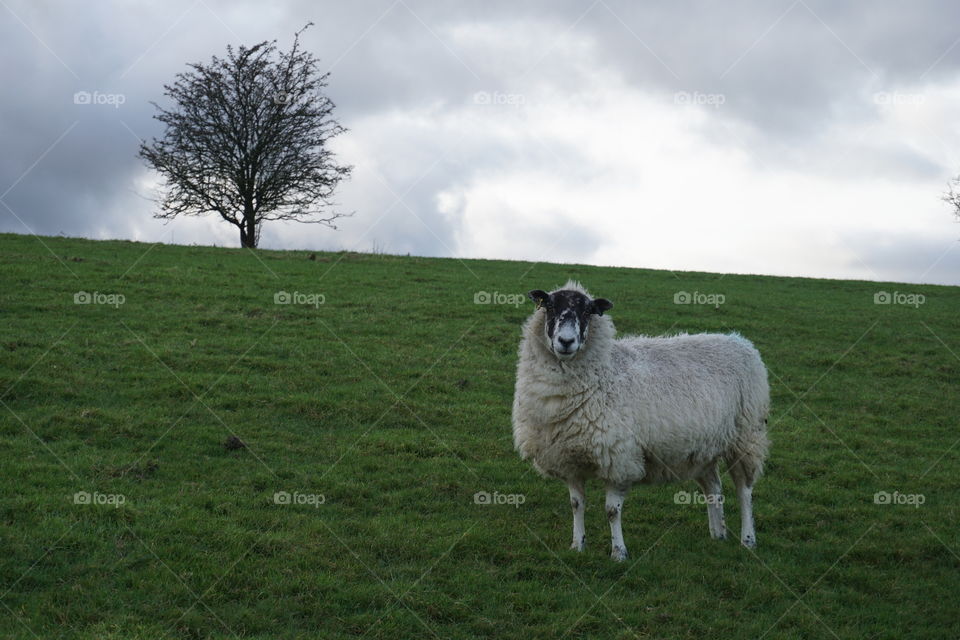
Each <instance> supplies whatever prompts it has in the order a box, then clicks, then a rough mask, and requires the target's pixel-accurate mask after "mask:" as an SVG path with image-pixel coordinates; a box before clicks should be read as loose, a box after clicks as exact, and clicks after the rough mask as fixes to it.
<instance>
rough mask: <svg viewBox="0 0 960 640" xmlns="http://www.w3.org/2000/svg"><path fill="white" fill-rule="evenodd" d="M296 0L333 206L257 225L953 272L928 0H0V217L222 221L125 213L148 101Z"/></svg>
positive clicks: (276, 244) (216, 228)
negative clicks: (329, 108) (329, 153)
mask: <svg viewBox="0 0 960 640" xmlns="http://www.w3.org/2000/svg"><path fill="white" fill-rule="evenodd" d="M308 21H312V22H314V23H315V26H314V27H313V28H311V29H309V30H308V31H307V32H306V33H305V34H304V36H303V41H304V44H305V45H306V46H307V47H308V48H309V49H310V50H311V51H312V52H313V53H314V54H315V55H316V56H317V57H318V58H320V60H321V67H322V68H323V69H324V70H330V71H331V72H332V74H331V78H330V86H329V87H328V95H329V96H330V97H331V98H332V99H333V101H334V102H335V103H336V105H337V109H336V112H335V114H336V116H337V117H338V118H339V120H340V121H341V123H342V124H343V125H344V126H346V127H348V128H349V129H350V131H349V132H348V133H347V134H345V135H343V136H341V137H340V138H338V139H337V140H336V141H335V147H334V148H335V150H336V152H337V153H338V159H339V161H340V162H342V163H346V164H351V165H354V167H355V169H354V173H353V176H352V178H351V179H350V181H349V182H347V183H345V184H343V185H342V187H341V189H340V191H339V194H338V197H337V199H338V200H339V202H340V203H341V209H342V210H344V211H354V212H355V215H354V216H353V217H351V218H349V219H346V220H342V221H340V222H341V223H342V224H340V225H339V229H338V230H337V231H333V230H330V229H327V228H325V227H322V226H319V225H298V224H296V223H271V224H269V225H268V226H266V227H265V228H264V230H263V233H262V238H261V246H262V247H265V248H310V249H353V250H358V251H370V250H371V249H376V250H379V251H386V252H389V253H412V254H417V255H430V256H457V257H484V258H507V259H516V260H538V261H539V260H543V261H551V262H583V263H590V264H599V265H618V266H638V267H651V268H667V269H674V270H706V271H716V272H737V273H765V274H777V275H802V276H816V277H832V278H858V279H869V280H894V281H902V282H915V283H946V284H960V249H958V248H957V244H958V239H960V225H958V224H957V223H956V222H955V221H954V218H953V217H952V215H951V213H950V211H949V209H948V207H947V205H946V204H945V203H943V202H942V201H941V200H940V196H941V195H942V193H943V192H944V190H945V188H946V185H947V181H948V180H949V178H950V177H951V176H953V175H955V174H957V173H958V172H960V3H957V2H952V1H949V0H944V1H943V2H909V3H907V2H902V1H896V2H894V1H890V2H870V3H863V2H836V1H815V0H795V1H793V0H791V1H787V0H778V1H767V0H764V1H762V2H761V1H759V0H757V1H754V2H717V1H716V0H707V1H703V2H666V1H664V2H656V3H654V2H627V1H625V2H616V1H613V0H598V1H596V2H591V1H589V0H587V1H583V2H558V1H552V0H551V1H543V2H524V3H520V2H515V1H511V2H469V3H468V2H419V1H415V0H396V1H393V0H387V1H383V2H379V1H376V2H374V1H369V2H366V1H365V2H345V1H344V2H336V3H334V2H315V1H304V2H277V3H263V2H218V1H216V0H187V1H185V2H180V1H177V0H166V1H162V2H161V1H156V2H154V1H150V2H132V1H119V0H118V1H115V2H110V1H107V0H98V1H96V2H83V3H79V2H69V1H67V0H62V1H55V0H0V42H2V45H0V47H2V50H3V54H4V55H3V66H2V71H0V73H2V80H3V83H2V86H3V92H2V97H0V141H2V150H3V152H2V153H0V194H2V195H0V231H9V232H16V233H35V234H39V235H57V234H64V235H67V236H83V237H89V238H126V239H134V240H141V241H145V242H157V241H160V242H175V243H180V244H191V243H196V244H217V245H221V246H238V241H239V239H238V237H237V236H238V234H237V230H236V228H235V227H233V226H231V225H228V224H226V223H224V222H222V221H220V220H219V218H216V217H206V218H183V219H178V220H176V221H173V222H171V223H163V222H161V221H159V220H155V219H153V218H152V217H151V214H152V212H153V211H154V210H155V204H154V203H152V202H151V201H150V200H149V197H150V196H151V195H152V194H153V193H154V191H153V190H154V188H155V185H156V176H155V175H153V174H152V173H151V172H150V171H149V170H148V169H146V167H145V166H144V165H143V164H142V163H141V162H140V160H138V158H137V157H136V153H137V147H138V142H139V139H140V138H150V137H152V136H157V135H160V129H159V128H158V123H157V122H156V121H155V120H153V119H152V116H153V114H154V108H153V107H152V106H151V105H150V104H149V103H150V101H160V102H163V99H164V97H163V90H162V86H163V84H164V83H167V82H170V81H171V80H172V79H173V77H174V75H175V74H176V73H178V72H180V71H183V70H184V69H185V65H186V63H188V62H195V61H206V60H208V59H209V58H210V56H211V55H221V54H223V53H224V51H225V47H226V45H227V44H234V45H237V44H248V45H250V44H254V43H256V42H259V41H261V40H266V39H277V40H278V41H279V42H278V44H279V46H280V47H281V48H288V47H289V45H290V43H291V42H292V38H293V34H294V32H296V31H297V30H299V29H300V28H301V27H302V26H303V25H304V24H305V23H306V22H308ZM77 92H88V93H89V94H91V95H93V96H94V98H93V100H91V102H92V103H91V104H76V103H75V100H74V95H75V94H76V93H77ZM95 92H96V93H95Z"/></svg>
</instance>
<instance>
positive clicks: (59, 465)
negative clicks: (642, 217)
mask: <svg viewBox="0 0 960 640" xmlns="http://www.w3.org/2000/svg"><path fill="white" fill-rule="evenodd" d="M0 263H2V264H0V285H2V286H0V405H2V406H0V459H2V461H3V470H4V473H3V475H2V478H3V485H4V486H3V490H2V492H0V507H2V525H0V535H2V538H0V539H2V550H3V558H2V561H0V594H2V595H0V604H2V605H3V609H4V610H3V611H2V612H0V613H3V615H2V616H0V636H2V637H23V638H33V637H41V638H48V637H65V638H99V639H102V638H118V639H119V638H208V637H209V638H228V637H240V638H314V637H316V638H359V637H366V638H412V637H438V638H472V637H477V638H480V637H496V638H562V637H568V638H703V637H731V638H733V637H736V638H740V637H744V638H758V637H762V636H763V637H770V638H826V637H837V638H867V637H870V638H944V637H956V636H957V635H958V634H960V616H958V612H957V607H956V604H955V603H956V598H957V594H958V593H960V510H958V502H960V500H958V494H957V488H958V477H960V474H958V472H960V445H958V439H960V430H958V428H957V421H958V415H960V402H958V396H957V382H958V379H960V357H958V356H960V324H958V321H957V316H958V311H960V288H956V287H942V286H917V285H899V284H878V283H868V282H849V281H831V280H812V279H798V278H774V277H757V276H734V275H728V276H720V275H716V274H703V273H676V274H674V273H669V272H662V271H650V270H641V269H618V268H598V267H587V266H577V265H556V264H531V263H520V262H505V261H486V260H465V261H461V260H455V259H425V258H415V257H397V256H388V255H365V254H354V253H317V254H313V255H311V254H310V253H309V252H302V251H287V252H282V251H258V252H256V253H253V252H250V251H241V250H232V249H217V248H208V247H183V246H163V245H158V246H152V245H148V244H139V243H131V242H95V241H87V240H76V239H63V238H41V239H37V238H34V237H29V236H17V235H0ZM568 277H574V278H579V279H582V281H583V282H584V283H585V284H586V285H587V286H588V287H589V288H590V289H591V291H592V292H593V293H594V294H595V295H602V296H604V297H607V298H610V299H611V300H613V301H614V303H615V305H616V307H615V309H614V310H613V311H612V312H611V316H612V317H613V319H614V321H615V322H616V324H617V328H618V330H619V331H620V332H621V333H647V334H659V333H672V332H679V331H686V332H699V331H730V330H736V331H739V332H740V333H742V334H744V335H745V336H747V337H748V338H750V339H751V340H752V341H753V342H754V343H755V344H756V345H757V347H758V348H759V349H760V352H761V353H762V354H763V357H764V359H765V361H766V363H767V365H768V367H769V369H770V374H771V375H770V380H771V386H772V395H773V410H772V415H771V419H770V423H771V439H772V441H773V448H772V454H771V459H770V461H769V464H768V467H767V473H766V475H765V477H764V478H763V479H761V481H760V482H759V483H758V485H757V487H756V490H755V493H754V501H755V503H754V504H755V515H756V518H757V534H758V542H759V546H758V548H757V550H756V552H752V551H749V550H747V549H743V548H740V547H739V545H738V544H737V543H736V541H735V540H734V539H730V540H727V541H725V542H715V541H712V540H710V539H709V535H708V532H707V518H706V513H705V507H704V506H703V505H697V504H677V500H676V499H675V496H676V493H677V491H681V490H682V491H687V492H693V491H694V489H695V485H694V484H693V483H691V484H690V485H689V486H678V485H665V486H658V487H637V488H635V489H634V490H633V491H632V492H631V494H630V496H629V497H628V498H627V502H626V504H625V509H624V532H625V537H626V541H627V545H628V547H629V548H630V550H631V553H632V557H631V558H630V559H629V560H628V561H627V562H625V563H623V564H615V563H613V562H611V561H610V560H609V557H608V554H609V548H608V530H607V524H606V520H605V517H604V515H603V509H602V504H603V495H602V488H601V487H600V486H599V485H598V484H590V485H588V489H587V500H588V504H587V550H586V551H585V552H584V553H582V554H576V553H574V552H572V551H569V550H567V547H568V545H569V537H570V526H571V518H570V513H569V506H568V498H567V491H566V488H565V487H564V486H563V485H562V484H561V483H559V482H557V481H553V480H545V479H542V478H540V477H538V476H537V475H536V474H535V473H534V472H532V471H531V469H530V468H529V466H528V465H527V464H526V463H523V462H522V461H520V460H519V459H518V458H517V456H516V454H515V453H514V451H513V447H512V440H511V432H510V405H511V400H512V394H513V379H514V367H515V363H516V349H517V344H518V340H519V327H520V324H521V323H522V322H523V320H524V318H525V317H526V316H527V315H528V314H529V313H530V312H531V310H532V304H530V303H529V302H527V301H525V300H523V301H522V302H520V303H519V305H516V304H514V297H513V296H519V294H523V293H524V292H525V291H527V290H529V289H533V288H545V289H548V288H552V287H554V286H556V285H558V284H562V283H563V282H564V281H566V279H567V278H568ZM81 292H85V293H86V294H87V296H86V299H88V300H90V302H89V303H87V304H80V303H77V302H82V301H83V299H84V296H83V294H82V293H81ZM282 292H285V293H286V294H287V297H288V298H289V299H290V300H291V303H289V304H278V303H276V302H275V297H276V296H277V295H278V294H280V297H281V298H283V293H282ZM480 292H486V293H487V294H488V295H487V296H484V295H482V294H481V295H479V296H478V294H479V293H480ZM678 292H686V293H688V294H690V296H689V297H690V298H691V299H693V300H694V303H691V304H676V303H675V296H676V295H677V294H678ZM878 292H887V293H888V294H890V299H891V300H892V303H891V304H875V295H876V294H877V293H878ZM894 293H896V294H897V295H896V296H893V294H894ZM78 294H80V295H78ZM493 294H497V295H493ZM694 294H695V295H694ZM914 294H922V296H924V298H923V299H920V298H917V297H914V298H910V297H909V296H910V295H914ZM718 295H719V296H722V300H721V298H719V297H717V296H718ZM111 296H112V297H111ZM120 296H122V298H121V297H120ZM709 296H714V297H713V298H709ZM682 297H683V296H681V298H682ZM75 298H76V300H77V302H75ZM486 299H489V300H490V302H489V303H486V304H484V303H483V301H484V300H486ZM478 300H479V302H480V303H478ZM708 300H709V301H712V302H714V303H718V302H721V301H722V304H698V303H697V302H705V301H708ZM881 300H882V296H881ZM236 439H239V440H240V441H241V442H242V443H243V444H239V443H237V440H236ZM244 445H246V446H244ZM724 485H725V488H726V493H727V498H728V501H727V523H728V526H730V527H731V528H732V529H733V531H734V532H736V531H738V530H739V516H738V512H737V504H736V499H735V495H734V492H733V491H732V483H731V482H730V480H729V478H727V477H725V478H724ZM477 492H487V493H489V494H494V493H495V492H496V493H497V494H499V495H500V496H501V500H502V501H506V500H508V498H504V497H503V496H512V498H509V501H510V502H511V503H512V504H476V502H475V500H474V495H475V494H476V493H477ZM878 492H886V494H887V497H886V498H885V497H884V494H883V493H880V495H879V496H877V498H876V499H875V494H878ZM885 501H886V502H888V503H887V504H883V502H885ZM681 502H682V500H681ZM878 502H879V504H878ZM733 538H736V536H733Z"/></svg>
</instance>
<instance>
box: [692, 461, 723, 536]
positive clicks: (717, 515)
mask: <svg viewBox="0 0 960 640" xmlns="http://www.w3.org/2000/svg"><path fill="white" fill-rule="evenodd" d="M697 482H698V483H699V484H700V489H701V490H702V491H703V495H704V496H706V499H707V522H708V523H709V524H710V537H711V538H713V539H714V540H725V539H726V537H727V525H726V522H725V521H724V519H723V484H722V483H721V482H720V473H719V472H718V471H717V465H716V463H714V464H713V465H712V466H711V467H710V469H708V470H707V471H704V472H703V474H702V475H701V476H700V477H699V478H697Z"/></svg>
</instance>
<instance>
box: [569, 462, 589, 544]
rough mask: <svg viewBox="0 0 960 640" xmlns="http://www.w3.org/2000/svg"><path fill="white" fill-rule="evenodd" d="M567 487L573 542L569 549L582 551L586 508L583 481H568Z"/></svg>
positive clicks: (584, 539)
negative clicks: (568, 490)
mask: <svg viewBox="0 0 960 640" xmlns="http://www.w3.org/2000/svg"><path fill="white" fill-rule="evenodd" d="M567 487H568V488H569V489H570V508H571V509H573V542H572V543H571V544H570V548H571V549H573V550H574V551H583V548H584V546H585V545H586V542H587V533H586V530H585V529H584V526H583V511H584V509H585V508H586V497H585V496H584V494H583V480H569V481H567Z"/></svg>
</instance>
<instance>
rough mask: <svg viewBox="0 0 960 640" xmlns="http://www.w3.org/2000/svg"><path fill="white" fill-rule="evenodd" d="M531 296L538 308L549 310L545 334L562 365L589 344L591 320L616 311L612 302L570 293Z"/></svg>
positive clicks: (537, 292)
mask: <svg viewBox="0 0 960 640" xmlns="http://www.w3.org/2000/svg"><path fill="white" fill-rule="evenodd" d="M528 295H529V296H530V299H531V300H533V301H534V302H535V303H536V304H537V308H540V307H543V308H544V309H545V310H546V316H547V318H546V321H545V323H544V328H543V329H544V333H545V335H546V337H547V342H548V343H549V344H550V348H551V349H552V350H553V353H554V355H556V356H557V359H558V360H561V361H565V360H571V359H573V358H574V357H575V356H576V355H577V353H579V352H580V349H582V348H583V345H584V344H586V342H587V335H588V334H589V332H590V318H591V316H593V315H594V314H596V315H598V316H602V315H603V312H604V311H607V310H609V309H612V308H613V303H612V302H610V301H609V300H606V299H604V298H596V299H594V300H591V299H590V298H589V297H588V296H586V295H584V294H582V293H580V292H579V291H571V290H569V289H564V290H561V291H554V292H553V293H547V292H545V291H541V290H540V289H535V290H533V291H531V292H530V293H529V294H528Z"/></svg>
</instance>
